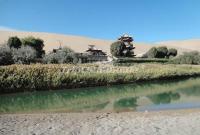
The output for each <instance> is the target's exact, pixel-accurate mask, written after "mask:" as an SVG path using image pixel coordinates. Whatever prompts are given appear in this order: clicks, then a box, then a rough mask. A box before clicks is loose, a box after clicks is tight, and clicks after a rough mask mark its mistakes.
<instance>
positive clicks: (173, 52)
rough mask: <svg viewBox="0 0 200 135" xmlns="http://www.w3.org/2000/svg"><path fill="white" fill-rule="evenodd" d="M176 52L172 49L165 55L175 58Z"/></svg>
mask: <svg viewBox="0 0 200 135" xmlns="http://www.w3.org/2000/svg"><path fill="white" fill-rule="evenodd" d="M177 54H178V51H177V50H176V49H174V48H170V49H169V50H168V53H167V57H175V56H177Z"/></svg>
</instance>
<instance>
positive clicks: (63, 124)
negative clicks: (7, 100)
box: [0, 109, 200, 135]
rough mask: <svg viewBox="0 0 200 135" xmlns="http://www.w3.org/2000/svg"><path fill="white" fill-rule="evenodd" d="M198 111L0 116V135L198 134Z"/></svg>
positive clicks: (199, 120)
mask: <svg viewBox="0 0 200 135" xmlns="http://www.w3.org/2000/svg"><path fill="white" fill-rule="evenodd" d="M199 127H200V109H195V110H174V111H160V112H126V113H52V114H50V113H48V114H5V115H0V134H1V135H15V134H16V135H19V134H20V135H63V134H65V135H79V134H80V135H166V134H169V135H198V134H199V133H200V128H199Z"/></svg>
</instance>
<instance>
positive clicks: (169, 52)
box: [143, 46, 177, 58]
mask: <svg viewBox="0 0 200 135" xmlns="http://www.w3.org/2000/svg"><path fill="white" fill-rule="evenodd" d="M176 55H177V50H176V49H173V48H171V49H167V47H166V46H161V47H152V48H151V49H150V50H149V51H148V52H147V53H146V54H144V55H143V57H144V58H170V57H175V56H176Z"/></svg>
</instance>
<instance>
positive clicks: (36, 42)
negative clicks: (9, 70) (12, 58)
mask: <svg viewBox="0 0 200 135" xmlns="http://www.w3.org/2000/svg"><path fill="white" fill-rule="evenodd" d="M22 45H24V46H30V47H32V48H34V49H35V50H36V52H37V58H42V56H43V55H44V54H45V51H44V50H43V47H44V41H43V40H42V39H39V38H34V37H32V36H29V37H26V38H23V39H22Z"/></svg>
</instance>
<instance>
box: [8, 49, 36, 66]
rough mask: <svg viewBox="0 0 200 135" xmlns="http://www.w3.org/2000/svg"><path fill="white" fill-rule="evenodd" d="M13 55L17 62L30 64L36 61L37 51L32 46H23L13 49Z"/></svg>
mask: <svg viewBox="0 0 200 135" xmlns="http://www.w3.org/2000/svg"><path fill="white" fill-rule="evenodd" d="M12 56H13V60H14V63H16V64H30V63H34V62H35V60H36V58H37V52H36V51H35V49H33V48H32V47H29V46H22V47H21V48H19V49H13V50H12Z"/></svg>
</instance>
